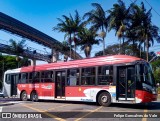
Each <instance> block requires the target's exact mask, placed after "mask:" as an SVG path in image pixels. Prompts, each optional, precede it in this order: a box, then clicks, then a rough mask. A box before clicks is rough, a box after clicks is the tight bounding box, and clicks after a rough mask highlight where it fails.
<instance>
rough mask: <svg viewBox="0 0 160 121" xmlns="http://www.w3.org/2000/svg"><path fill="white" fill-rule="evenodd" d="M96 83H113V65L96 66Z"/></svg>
mask: <svg viewBox="0 0 160 121" xmlns="http://www.w3.org/2000/svg"><path fill="white" fill-rule="evenodd" d="M98 85H113V66H99V67H98Z"/></svg>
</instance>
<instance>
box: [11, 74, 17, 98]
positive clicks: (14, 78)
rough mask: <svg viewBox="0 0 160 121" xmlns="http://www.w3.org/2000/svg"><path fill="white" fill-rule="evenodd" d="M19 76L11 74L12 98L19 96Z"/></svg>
mask: <svg viewBox="0 0 160 121" xmlns="http://www.w3.org/2000/svg"><path fill="white" fill-rule="evenodd" d="M17 83H18V74H11V96H13V95H17Z"/></svg>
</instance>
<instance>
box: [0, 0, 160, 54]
mask: <svg viewBox="0 0 160 121" xmlns="http://www.w3.org/2000/svg"><path fill="white" fill-rule="evenodd" d="M123 1H124V2H125V3H126V6H128V5H129V4H130V3H131V2H132V1H134V0H123ZM142 1H143V2H144V4H145V7H146V8H147V10H149V9H150V8H151V6H152V8H153V9H154V10H155V11H156V12H157V13H158V14H160V0H137V1H136V3H137V4H140V3H141V2H142ZM146 1H147V2H148V3H149V4H150V5H151V6H150V5H149V4H148V3H147V2H146ZM116 2H117V0H0V11H1V12H3V13H5V14H7V15H9V16H11V17H13V18H15V19H17V20H19V21H21V22H23V23H25V24H27V25H29V26H32V27H34V28H36V29H38V30H39V31H41V32H43V33H45V34H47V35H49V36H51V37H53V38H54V39H56V40H58V41H61V42H62V41H63V40H64V33H59V32H57V31H53V30H52V28H53V27H54V26H56V25H57V23H58V20H57V18H62V15H67V16H69V14H72V15H73V16H74V15H75V10H77V11H78V12H79V14H80V16H83V15H84V13H86V12H88V11H90V10H91V9H93V7H92V6H91V3H99V4H101V6H102V7H103V9H104V10H106V11H107V10H109V9H110V8H112V7H113V4H114V3H116ZM154 10H152V22H153V24H155V25H156V26H158V27H160V15H158V14H157V13H156V12H155V11H154ZM11 38H12V39H15V40H17V41H20V40H21V38H20V37H18V36H15V35H12V34H10V33H7V32H4V31H0V43H8V40H9V39H11ZM115 43H118V39H117V37H115V33H114V31H111V32H110V33H107V37H106V46H107V45H111V44H115ZM26 44H27V46H30V47H33V48H36V49H38V50H41V51H45V50H44V48H45V47H43V46H40V45H38V44H35V43H32V42H31V41H29V40H27V42H26ZM102 47H103V46H102V44H100V45H99V46H94V47H93V50H92V56H94V53H95V52H98V51H99V50H102ZM46 50H47V52H48V53H50V49H48V48H47V49H46ZM150 50H154V51H155V52H157V51H160V44H158V43H156V42H155V43H154V46H153V47H152V48H151V49H150ZM79 53H80V54H81V55H82V56H83V57H84V54H83V52H82V51H79Z"/></svg>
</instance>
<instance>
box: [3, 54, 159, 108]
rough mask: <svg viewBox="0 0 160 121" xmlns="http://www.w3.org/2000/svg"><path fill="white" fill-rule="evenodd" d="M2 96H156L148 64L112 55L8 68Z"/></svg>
mask: <svg viewBox="0 0 160 121" xmlns="http://www.w3.org/2000/svg"><path fill="white" fill-rule="evenodd" d="M3 92H4V96H13V95H18V97H19V98H20V99H21V100H23V101H26V100H28V99H29V100H32V101H38V100H39V99H43V100H67V101H85V102H97V103H98V104H99V105H102V106H109V105H110V104H111V103H146V102H151V101H155V100H156V99H157V93H156V84H155V80H154V77H153V73H152V69H151V66H150V64H149V63H148V62H146V61H145V60H143V59H141V58H137V57H133V56H127V55H113V56H103V57H95V58H88V59H82V60H73V61H68V62H59V63H49V64H45V65H36V66H29V67H22V68H18V69H14V70H8V71H6V72H5V74H4V88H3Z"/></svg>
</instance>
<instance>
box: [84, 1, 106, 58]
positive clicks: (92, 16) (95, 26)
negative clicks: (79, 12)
mask: <svg viewBox="0 0 160 121" xmlns="http://www.w3.org/2000/svg"><path fill="white" fill-rule="evenodd" d="M92 6H93V7H94V8H95V9H93V10H91V11H89V12H87V13H85V14H84V17H83V18H87V22H89V23H92V27H91V29H92V30H94V31H98V30H101V33H100V34H99V35H100V37H102V39H103V55H105V51H104V50H105V37H106V32H107V27H108V19H107V17H106V12H105V11H104V10H103V8H102V6H101V5H100V4H98V3H92Z"/></svg>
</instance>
